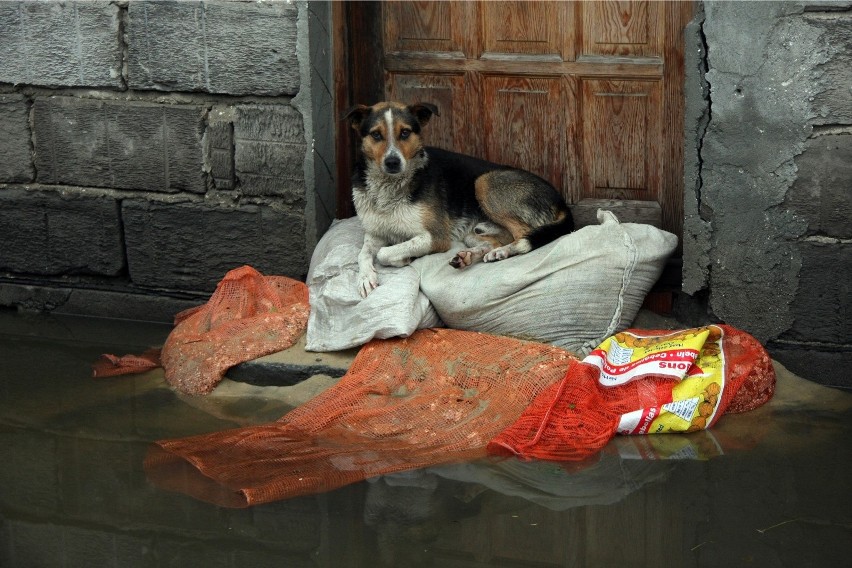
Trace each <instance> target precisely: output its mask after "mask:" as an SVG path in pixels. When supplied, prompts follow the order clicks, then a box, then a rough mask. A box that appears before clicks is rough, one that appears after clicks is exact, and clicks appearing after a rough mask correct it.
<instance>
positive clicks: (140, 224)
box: [0, 0, 334, 319]
mask: <svg viewBox="0 0 852 568" xmlns="http://www.w3.org/2000/svg"><path fill="white" fill-rule="evenodd" d="M328 16H329V15H328V9H327V8H325V7H319V9H315V8H314V7H311V6H310V5H309V4H308V3H307V2H297V3H291V2H285V1H280V2H278V1H276V2H247V1H233V0H203V1H169V0H156V1H155V0H126V1H122V2H111V1H108V0H93V1H67V2H58V1H57V2H53V1H48V2H36V1H32V0H13V1H4V2H0V242H2V246H0V306H2V305H7V306H8V305H12V306H15V305H17V306H21V305H26V306H27V307H29V308H35V309H39V308H40V307H44V308H56V306H55V305H53V304H51V305H49V306H48V305H41V306H40V305H39V301H38V298H40V297H42V298H43V297H48V296H49V297H51V298H54V299H55V298H56V295H55V294H47V295H45V294H44V290H43V289H44V288H49V289H62V290H65V291H70V292H71V293H73V292H75V291H82V290H86V291H88V292H89V294H88V295H87V296H86V297H87V298H88V297H92V296H91V291H92V290H101V291H104V292H105V293H107V292H109V293H113V294H123V295H125V296H126V298H127V299H128V302H127V304H128V306H129V303H132V302H131V300H133V299H139V298H141V297H142V296H147V297H150V296H157V297H161V298H163V299H164V301H165V300H168V299H178V300H180V301H195V299H196V298H200V299H203V298H205V297H206V296H207V295H209V291H211V290H212V289H214V288H215V285H216V283H217V282H218V281H219V280H220V279H221V277H222V276H223V275H224V274H225V272H227V271H228V270H230V269H231V268H235V267H237V266H241V265H243V264H250V265H252V266H254V267H255V268H257V269H258V270H260V271H261V272H265V273H269V274H279V275H285V276H291V277H294V278H302V277H304V275H305V273H306V272H307V262H308V258H309V254H310V252H311V249H312V246H313V244H315V242H316V239H317V238H318V235H319V234H321V232H322V231H323V230H324V229H325V227H327V225H328V223H329V222H330V220H331V218H332V217H333V215H334V210H333V208H331V207H330V206H329V205H330V204H333V190H332V189H330V188H332V187H333V179H332V178H333V176H332V175H331V173H330V172H331V171H332V169H333V168H331V167H330V166H329V165H327V164H325V163H323V162H322V161H318V160H315V159H314V155H315V154H316V153H317V152H318V147H317V144H315V143H314V138H315V129H319V130H320V131H321V133H320V134H319V136H321V138H322V139H323V140H330V139H329V138H328V136H329V134H328V131H329V130H330V128H328V124H330V121H331V120H332V119H331V117H330V116H328V117H326V116H324V115H320V116H319V117H316V118H315V117H314V116H312V114H313V113H314V112H316V111H317V109H316V108H315V105H316V104H317V103H316V102H315V101H320V102H322V101H326V104H327V105H329V106H330V103H329V102H328V101H330V99H331V94H330V92H328V87H327V86H326V85H331V81H330V80H328V78H327V75H328V73H330V68H328V67H327V68H317V67H316V66H315V65H313V64H312V63H311V60H310V52H311V50H314V51H316V50H317V49H322V48H323V46H324V44H323V43H322V42H328V41H329V36H328V31H327V30H328V29H330V26H329V25H328V22H327V19H328ZM312 29H316V30H319V31H317V32H316V34H314V35H315V36H316V38H315V39H314V40H312V39H311V30H312ZM327 59H328V58H327ZM321 146H322V147H321V150H322V151H323V152H326V154H328V151H327V149H326V146H328V147H331V142H330V141H326V142H324V143H323V145H321ZM315 167H319V168H320V170H321V171H320V175H319V182H318V181H317V177H318V176H317V175H316V174H315V172H314V169H315ZM329 195H331V196H332V198H331V199H329ZM323 200H324V201H323ZM78 296H79V294H78ZM145 301H147V299H146V300H145ZM137 303H138V302H137ZM118 304H121V302H118ZM74 305H75V309H78V310H79V309H80V304H79V302H77V303H75V304H74ZM113 305H115V302H114V303H113ZM179 307H182V306H179ZM130 311H131V312H132V311H133V310H130ZM134 313H135V315H138V311H135V312H134ZM169 313H171V310H169V309H164V310H163V311H162V313H161V314H157V315H156V316H155V319H163V317H168V316H166V314H169ZM114 315H115V316H117V317H122V315H123V314H122V313H115V314H114Z"/></svg>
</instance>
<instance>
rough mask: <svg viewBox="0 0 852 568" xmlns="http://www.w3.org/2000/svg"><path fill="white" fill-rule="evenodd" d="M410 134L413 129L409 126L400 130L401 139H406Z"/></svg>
mask: <svg viewBox="0 0 852 568" xmlns="http://www.w3.org/2000/svg"><path fill="white" fill-rule="evenodd" d="M409 136H411V130H409V129H408V128H403V129H402V130H400V131H399V138H400V140H405V139H406V138H408V137H409Z"/></svg>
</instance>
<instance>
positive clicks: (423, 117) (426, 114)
mask: <svg viewBox="0 0 852 568" xmlns="http://www.w3.org/2000/svg"><path fill="white" fill-rule="evenodd" d="M408 110H409V111H410V112H411V114H413V115H414V116H416V117H417V120H418V121H419V122H420V125H421V126H426V124H427V123H428V122H429V119H430V118H432V115H433V114H434V115H435V116H441V113H440V112H438V107H436V106H435V105H433V104H432V103H416V104H413V105H411V106H410V107H408Z"/></svg>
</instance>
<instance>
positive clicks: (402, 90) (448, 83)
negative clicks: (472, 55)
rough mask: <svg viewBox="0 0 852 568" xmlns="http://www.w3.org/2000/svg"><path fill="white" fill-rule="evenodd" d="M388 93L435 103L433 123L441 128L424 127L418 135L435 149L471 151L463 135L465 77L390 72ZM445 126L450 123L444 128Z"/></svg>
mask: <svg viewBox="0 0 852 568" xmlns="http://www.w3.org/2000/svg"><path fill="white" fill-rule="evenodd" d="M391 80H392V83H391V85H390V86H389V87H388V92H390V93H392V96H391V97H389V98H392V99H393V100H399V101H406V102H418V101H427V102H430V103H433V104H435V105H436V106H437V107H438V109H439V112H440V116H439V117H435V118H434V119H433V120H434V121H435V122H434V123H433V124H441V125H443V127H439V128H432V127H431V126H427V127H426V128H424V129H423V131H422V136H423V138H424V139H425V141H426V143H427V144H428V145H430V146H438V147H439V148H464V150H459V151H461V152H471V151H472V150H473V148H471V147H470V146H467V145H465V141H464V134H465V132H466V131H467V129H468V128H467V126H466V122H467V113H466V107H467V104H466V97H465V76H464V74H455V75H449V74H447V75H433V74H429V75H426V74H422V75H407V74H402V73H397V74H394V75H393V76H392V78H391ZM447 125H450V126H449V127H447Z"/></svg>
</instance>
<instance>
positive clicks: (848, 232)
mask: <svg viewBox="0 0 852 568" xmlns="http://www.w3.org/2000/svg"><path fill="white" fill-rule="evenodd" d="M838 130H839V132H838V133H836V134H835V133H831V132H828V133H823V134H819V135H817V136H815V137H813V138H810V139H808V140H807V141H806V142H805V148H804V150H803V151H802V153H801V154H799V155H798V156H797V157H796V168H797V169H798V176H797V178H796V181H795V183H794V184H793V187H791V188H790V191H789V192H788V193H787V201H786V203H785V205H786V206H787V207H788V208H790V209H792V210H793V211H795V212H796V214H797V215H799V216H801V217H804V218H805V219H807V222H808V230H809V231H810V232H812V233H817V234H822V235H826V236H830V237H837V238H850V237H852V191H850V188H852V132H842V131H840V130H841V129H838Z"/></svg>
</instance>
